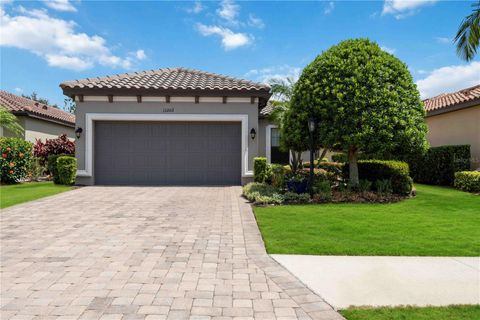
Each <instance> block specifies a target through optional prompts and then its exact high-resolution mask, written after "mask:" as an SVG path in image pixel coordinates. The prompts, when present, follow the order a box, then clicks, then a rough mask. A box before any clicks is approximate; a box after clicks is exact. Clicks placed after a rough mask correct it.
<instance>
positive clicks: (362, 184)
mask: <svg viewBox="0 0 480 320" xmlns="http://www.w3.org/2000/svg"><path fill="white" fill-rule="evenodd" d="M372 185H373V183H372V181H369V180H365V179H361V180H360V181H359V183H358V191H360V192H367V191H370V190H371V189H372Z"/></svg>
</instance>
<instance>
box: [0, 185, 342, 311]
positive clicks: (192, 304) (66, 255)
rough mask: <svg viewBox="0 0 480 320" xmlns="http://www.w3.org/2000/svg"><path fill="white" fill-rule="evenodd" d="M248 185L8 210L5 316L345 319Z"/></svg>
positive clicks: (122, 193)
mask: <svg viewBox="0 0 480 320" xmlns="http://www.w3.org/2000/svg"><path fill="white" fill-rule="evenodd" d="M240 193H241V189H240V188H239V187H191V188H188V187H86V188H81V189H77V190H74V191H71V192H67V193H63V194H61V195H57V196H54V197H51V198H46V199H43V200H39V201H36V202H31V203H27V204H24V205H20V206H16V207H12V208H10V209H6V210H3V212H2V221H1V228H2V229H1V237H2V242H1V258H2V259H1V267H2V270H1V271H2V275H1V280H2V282H1V290H2V291H1V303H2V317H1V318H2V319H17V318H18V319H32V318H33V319H50V318H52V319H57V318H58V319H77V318H78V319H232V318H238V319H251V318H256V319H275V318H276V319H280V318H282V319H297V318H301V319H310V318H312V319H343V318H342V317H341V316H340V315H338V314H337V313H336V312H334V311H333V310H332V309H331V307H330V306H329V305H328V304H326V303H325V302H324V301H323V300H322V299H321V298H319V297H318V296H317V295H315V294H313V293H312V292H311V291H310V290H309V289H307V288H306V287H305V286H304V285H303V284H302V283H301V282H299V281H298V280H297V279H296V278H295V277H293V276H292V275H291V274H290V273H289V272H287V271H286V270H285V269H283V268H282V267H281V266H280V265H279V264H277V263H276V262H274V261H273V260H272V259H271V258H270V257H269V256H268V255H267V254H266V252H265V249H264V246H263V242H262V239H261V236H260V233H259V230H258V228H257V225H256V223H255V219H254V216H253V214H252V211H251V208H250V206H249V205H248V204H247V203H246V202H245V201H244V200H243V199H242V198H241V197H240Z"/></svg>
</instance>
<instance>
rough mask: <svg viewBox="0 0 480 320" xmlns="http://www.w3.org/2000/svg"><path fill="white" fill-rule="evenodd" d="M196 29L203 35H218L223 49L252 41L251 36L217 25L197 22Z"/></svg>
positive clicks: (231, 48) (233, 47) (230, 48)
mask: <svg viewBox="0 0 480 320" xmlns="http://www.w3.org/2000/svg"><path fill="white" fill-rule="evenodd" d="M197 30H198V31H199V32H200V34H201V35H203V36H210V35H219V36H220V37H221V38H222V46H223V48H224V49H225V50H233V49H236V48H239V47H243V46H246V45H248V44H250V43H251V42H252V37H251V36H249V35H247V34H245V33H239V32H233V31H232V30H230V29H228V28H223V27H219V26H206V25H204V24H201V23H199V24H197Z"/></svg>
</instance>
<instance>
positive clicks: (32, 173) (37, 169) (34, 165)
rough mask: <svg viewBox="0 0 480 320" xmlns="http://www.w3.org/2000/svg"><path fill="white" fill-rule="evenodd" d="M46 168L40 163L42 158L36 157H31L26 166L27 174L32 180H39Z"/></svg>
mask: <svg viewBox="0 0 480 320" xmlns="http://www.w3.org/2000/svg"><path fill="white" fill-rule="evenodd" d="M46 171H47V168H45V166H44V165H43V164H42V159H41V158H38V157H32V161H30V166H29V167H28V176H29V177H30V179H31V180H32V181H39V180H40V178H41V177H43V176H44V175H45V172H46Z"/></svg>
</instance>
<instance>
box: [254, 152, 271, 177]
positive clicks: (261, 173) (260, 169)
mask: <svg viewBox="0 0 480 320" xmlns="http://www.w3.org/2000/svg"><path fill="white" fill-rule="evenodd" d="M268 178H269V165H268V163H267V158H264V157H256V158H254V159H253V180H254V181H255V182H259V183H263V182H265V181H266V180H267V179H268Z"/></svg>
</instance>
